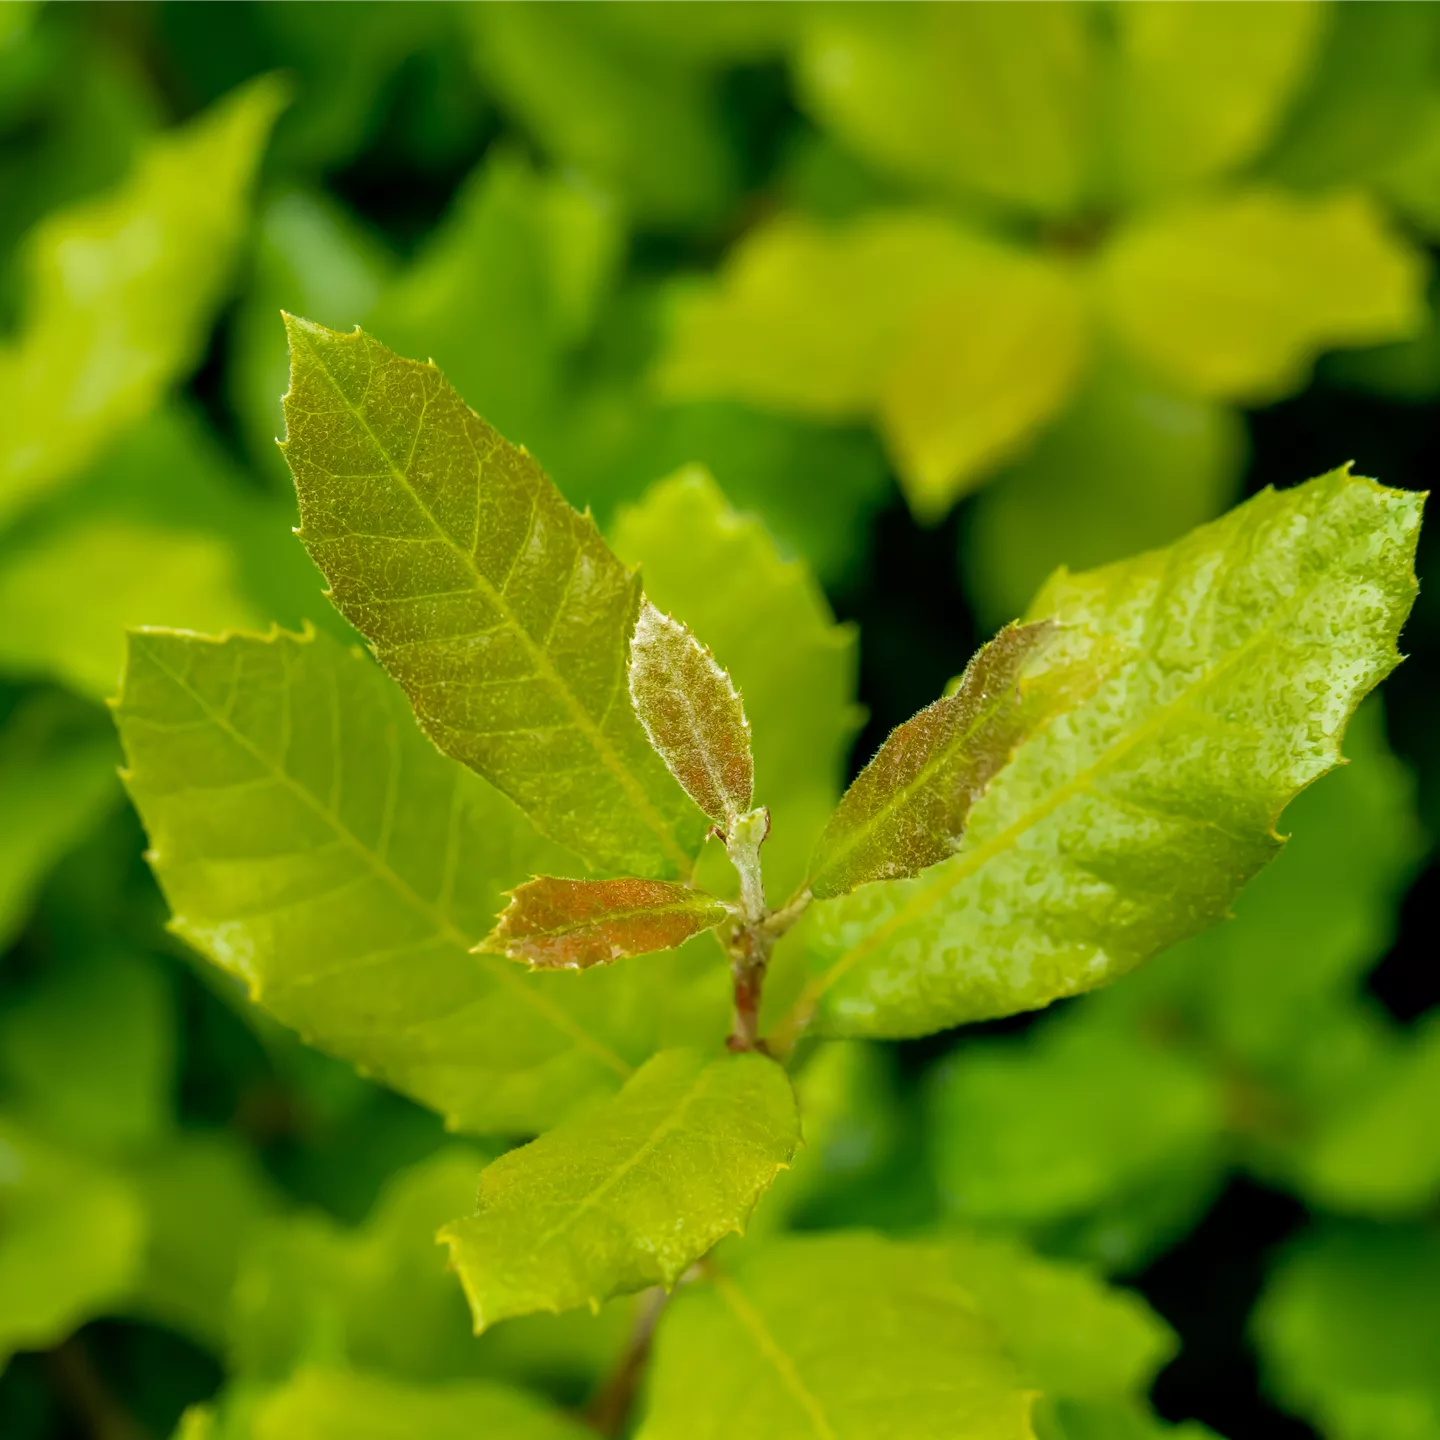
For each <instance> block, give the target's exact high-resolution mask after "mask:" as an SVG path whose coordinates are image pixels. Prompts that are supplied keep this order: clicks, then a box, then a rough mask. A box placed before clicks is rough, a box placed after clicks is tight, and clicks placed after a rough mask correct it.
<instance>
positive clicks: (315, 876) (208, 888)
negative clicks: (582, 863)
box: [116, 631, 728, 1133]
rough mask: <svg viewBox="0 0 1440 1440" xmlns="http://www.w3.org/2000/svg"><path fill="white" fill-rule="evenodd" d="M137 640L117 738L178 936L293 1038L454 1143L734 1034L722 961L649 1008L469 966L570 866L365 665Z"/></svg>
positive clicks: (480, 962) (305, 654)
mask: <svg viewBox="0 0 1440 1440" xmlns="http://www.w3.org/2000/svg"><path fill="white" fill-rule="evenodd" d="M130 643H131V651H130V661H129V665H128V668H127V673H126V678H125V683H124V686H123V688H122V692H121V698H120V701H119V702H118V705H117V708H116V719H117V722H118V724H119V727H120V731H121V737H122V740H123V741H124V744H125V749H126V753H127V755H128V757H129V765H130V771H129V775H128V778H127V784H128V786H129V789H130V793H131V796H132V798H133V800H134V801H135V803H136V806H137V808H138V809H139V811H140V814H141V818H142V819H143V820H144V822H145V825H146V829H147V832H148V834H149V837H150V842H151V848H152V852H153V853H152V857H151V861H152V865H153V867H154V869H155V871H156V874H157V877H158V878H159V881H160V884H161V888H162V889H163V891H164V892H165V895H166V898H167V899H168V901H169V903H170V908H171V911H172V912H173V914H174V917H175V918H174V921H173V928H174V929H175V930H176V931H177V933H179V934H180V935H181V936H182V938H184V939H185V940H187V941H188V942H189V943H190V944H191V945H193V946H194V947H195V948H196V949H197V950H199V951H200V952H201V953H202V954H204V955H206V956H207V957H208V958H209V959H211V960H212V961H213V962H214V963H216V964H218V965H219V966H220V968H222V969H224V970H226V971H228V972H229V973H231V974H232V975H235V976H237V977H238V978H240V979H241V980H243V981H244V982H245V983H246V985H247V986H248V987H249V989H250V991H251V994H252V996H256V997H257V998H258V1001H259V1003H261V1004H262V1005H263V1006H264V1008H265V1009H266V1010H268V1011H269V1012H270V1013H271V1014H272V1015H274V1016H275V1017H276V1018H277V1019H279V1020H281V1021H282V1022H283V1023H285V1024H286V1025H289V1026H290V1027H292V1028H294V1029H297V1030H299V1031H300V1032H301V1033H302V1034H303V1035H305V1036H307V1037H308V1038H309V1039H310V1040H311V1041H312V1042H314V1043H316V1044H319V1045H320V1046H321V1047H322V1048H324V1049H327V1050H330V1051H332V1052H333V1053H337V1054H339V1055H342V1056H343V1057H345V1058H347V1059H349V1060H351V1061H352V1062H354V1063H356V1064H357V1065H360V1066H362V1067H363V1068H365V1069H366V1070H368V1071H370V1072H372V1073H375V1074H377V1075H378V1076H380V1077H382V1078H383V1079H384V1080H385V1081H386V1082H387V1083H389V1084H391V1085H393V1086H395V1087H396V1088H397V1089H400V1090H402V1091H404V1092H406V1093H408V1094H410V1095H412V1096H414V1097H415V1098H416V1099H418V1100H420V1101H421V1102H422V1103H425V1104H429V1105H431V1106H433V1107H434V1108H436V1109H437V1110H440V1111H441V1112H442V1113H444V1114H446V1115H447V1116H448V1117H449V1118H450V1120H451V1122H452V1124H454V1125H455V1126H456V1127H457V1128H459V1129H469V1130H479V1131H487V1130H488V1131H492V1132H493V1131H507V1130H508V1131H510V1132H512V1133H514V1132H520V1133H524V1132H526V1131H533V1130H536V1129H541V1128H543V1127H544V1126H546V1125H549V1124H553V1123H554V1122H555V1121H556V1120H557V1119H559V1118H561V1117H562V1116H564V1115H565V1114H566V1113H567V1112H568V1111H570V1110H571V1109H573V1108H575V1107H577V1106H581V1105H583V1104H585V1103H586V1102H587V1101H589V1100H591V1099H593V1098H594V1097H595V1096H596V1095H597V1094H599V1095H604V1094H607V1093H611V1092H613V1091H614V1090H615V1089H617V1088H618V1086H619V1084H620V1083H621V1082H622V1081H623V1080H624V1078H625V1077H626V1075H628V1073H629V1072H630V1069H631V1067H632V1065H633V1064H634V1063H636V1062H637V1061H639V1060H642V1059H644V1057H645V1056H646V1055H648V1054H650V1053H651V1052H652V1051H653V1049H655V1048H656V1046H657V1043H658V1036H659V1034H661V1033H666V1034H670V1035H675V1036H677V1037H683V1040H684V1041H685V1042H686V1043H689V1042H692V1041H693V1042H695V1043H700V1042H706V1043H708V1042H710V1041H712V1040H713V1041H714V1042H715V1043H718V1041H719V1039H720V1038H721V1037H723V1035H724V1034H725V1024H726V1015H727V1001H728V997H727V996H726V995H725V993H724V988H723V985H721V983H720V980H721V979H723V972H722V971H721V967H720V966H718V965H715V964H714V963H713V957H712V956H710V955H707V954H703V953H702V954H698V955H691V956H687V955H686V954H685V953H684V952H680V953H678V954H677V955H675V956H673V957H668V956H667V957H659V962H658V963H660V964H663V965H665V966H666V967H667V968H666V971H665V975H666V978H665V983H664V985H663V986H661V987H659V993H658V994H655V993H651V1002H652V1003H651V1005H650V1006H649V1007H648V1008H646V1009H642V1008H641V1007H639V1006H637V1004H636V1000H635V995H634V991H633V986H634V982H633V981H632V980H630V979H627V978H626V976H625V975H624V973H623V968H624V967H620V968H618V969H611V970H608V971H593V972H590V973H589V974H586V975H584V976H545V975H526V974H525V973H524V972H523V971H521V970H519V969H518V968H517V967H516V966H515V965H514V964H513V963H512V962H511V961H508V960H505V959H503V958H501V957H499V956H494V957H477V956H474V955H472V954H470V947H471V945H472V944H473V943H474V941H475V939H476V938H477V937H478V936H481V935H484V934H485V933H486V932H487V931H488V930H489V929H490V928H491V926H492V924H493V922H494V917H495V915H496V913H497V912H498V911H499V909H500V908H501V903H502V901H501V892H502V891H503V890H504V889H505V888H507V887H508V886H510V885H512V884H514V883H515V882H516V881H517V880H519V879H520V878H521V877H522V876H523V875H524V874H525V872H526V871H533V870H537V869H549V870H563V869H564V868H565V867H566V857H565V856H564V853H563V852H560V851H558V850H555V849H553V848H552V847H551V846H549V844H548V843H546V842H543V841H541V840H540V838H539V837H538V836H536V835H535V833H534V831H533V830H532V829H531V828H530V827H529V825H528V823H527V822H526V821H525V820H524V818H523V817H522V816H521V815H520V814H519V812H518V811H516V810H514V809H513V807H512V806H510V804H509V802H508V801H506V800H504V799H503V797H501V796H500V795H499V794H498V793H497V792H496V791H494V790H492V789H491V788H490V787H489V786H488V785H486V784H485V782H484V781H482V780H481V779H480V778H479V777H478V776H475V775H472V774H471V773H470V772H468V771H467V770H466V769H465V768H464V767H463V766H458V765H455V764H454V763H453V762H451V761H448V760H446V759H445V758H444V757H443V756H441V755H439V754H438V753H437V752H436V751H435V749H434V747H433V746H432V745H430V743H429V742H428V741H427V740H426V739H425V738H424V736H423V735H422V734H421V733H420V732H419V730H418V728H417V727H416V725H415V723H414V717H413V716H412V714H411V713H410V710H409V707H408V706H407V705H406V704H405V701H404V697H403V696H402V695H401V694H400V692H399V691H398V690H397V689H396V688H395V687H394V686H393V685H392V684H390V682H389V681H388V680H387V679H386V678H385V676H384V675H383V674H382V673H381V672H380V671H379V670H378V669H377V668H376V667H375V666H374V665H372V664H371V663H370V662H369V661H368V660H366V659H365V658H364V657H363V656H361V655H360V654H358V653H357V652H354V651H346V650H344V649H343V648H342V647H340V646H339V645H338V644H336V643H335V642H334V641H332V640H329V639H327V638H325V637H324V636H320V635H314V634H312V635H309V636H305V637H299V636H293V635H287V634H285V633H284V632H279V633H276V634H274V635H272V636H271V637H269V638H267V639H261V638H260V637H256V636H238V635H232V636H228V637H226V638H224V639H223V640H219V641H216V640H210V639H206V638H205V637H200V636H187V635H183V634H169V633H166V632H155V631H150V632H143V631H142V632H137V633H132V637H131V642H130ZM241 682H243V697H244V698H243V703H241V700H240V698H239V697H240V695H241V693H242V692H241V690H240V689H238V688H237V687H238V686H239V685H240V684H241ZM436 816H439V817H441V823H439V824H437V823H436V818H435V817H436ZM672 964H673V966H674V968H673V969H670V968H669V967H670V966H671V965H672ZM712 969H713V970H714V971H716V972H718V978H716V979H715V981H714V983H713V985H710V984H709V981H708V977H709V975H710V971H711V970H712ZM700 977H704V978H706V985H702V984H701V983H699V978H700ZM707 987H708V988H707ZM654 988H655V987H654V977H653V976H652V977H651V978H650V979H649V981H648V982H647V992H653V990H654ZM712 992H713V993H712ZM672 1043H673V1042H672Z"/></svg>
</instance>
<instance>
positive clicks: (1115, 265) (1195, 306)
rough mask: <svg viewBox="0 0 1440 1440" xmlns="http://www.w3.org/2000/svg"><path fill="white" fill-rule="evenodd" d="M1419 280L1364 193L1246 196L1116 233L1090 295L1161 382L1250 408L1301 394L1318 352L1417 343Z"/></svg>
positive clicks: (1197, 205) (1416, 257) (1421, 301)
mask: <svg viewBox="0 0 1440 1440" xmlns="http://www.w3.org/2000/svg"><path fill="white" fill-rule="evenodd" d="M1426 269H1427V267H1426V263H1425V261H1424V259H1423V257H1422V256H1421V255H1420V254H1419V253H1418V252H1417V251H1416V250H1414V249H1413V248H1411V247H1410V246H1409V245H1408V244H1406V243H1405V242H1404V241H1402V240H1401V239H1400V238H1399V237H1398V236H1396V235H1394V234H1392V233H1391V231H1390V230H1389V229H1388V227H1387V226H1386V224H1385V222H1384V221H1383V219H1382V217H1381V215H1380V213H1379V211H1378V210H1377V208H1376V207H1375V205H1374V203H1373V202H1372V201H1371V200H1369V199H1368V198H1367V197H1365V196H1363V195H1359V194H1337V195H1331V196H1326V197H1323V198H1317V199H1306V198H1301V197H1298V196H1291V195H1286V194H1284V193H1282V192H1280V191H1278V190H1266V189H1252V190H1248V191H1242V192H1239V193H1237V194H1234V195H1229V196H1225V197H1223V198H1221V199H1215V200H1203V201H1195V202H1192V203H1188V204H1186V205H1182V206H1177V207H1175V208H1173V209H1169V210H1165V211H1162V212H1158V213H1156V214H1155V215H1153V216H1150V217H1147V218H1143V219H1140V220H1137V221H1135V222H1134V223H1132V224H1131V225H1129V226H1128V227H1126V228H1125V229H1122V230H1121V231H1120V232H1119V233H1118V234H1117V235H1116V237H1115V238H1114V239H1113V240H1112V241H1111V242H1110V244H1109V245H1108V246H1107V247H1106V249H1105V251H1104V252H1103V253H1102V255H1101V256H1100V258H1099V262H1098V271H1097V274H1096V287H1097V288H1096V294H1097V297H1098V300H1099V303H1100V307H1101V311H1102V314H1103V315H1104V317H1105V319H1106V320H1107V321H1108V323H1109V325H1110V326H1111V327H1112V328H1113V330H1114V331H1115V333H1116V335H1117V336H1118V337H1119V338H1120V339H1121V340H1122V341H1123V342H1124V343H1125V344H1126V345H1127V346H1129V347H1130V348H1131V349H1132V350H1133V351H1134V352H1135V353H1136V354H1137V355H1139V356H1140V357H1142V358H1143V359H1144V360H1145V361H1146V362H1147V363H1148V364H1151V365H1153V366H1155V367H1156V369H1157V370H1159V371H1160V372H1161V374H1163V375H1165V376H1167V377H1169V378H1170V379H1171V380H1172V381H1174V382H1175V383H1176V384H1178V385H1180V386H1182V387H1183V388H1185V389H1187V390H1191V391H1193V392H1194V393H1195V394H1197V395H1206V396H1214V397H1217V398H1226V399H1236V400H1242V401H1247V402H1255V401H1259V400H1266V399H1272V398H1275V397H1278V396H1280V395H1284V394H1287V393H1288V392H1290V391H1291V390H1296V389H1299V388H1300V387H1301V386H1302V385H1303V383H1304V381H1305V378H1306V374H1307V372H1308V371H1309V368H1310V365H1311V362H1312V361H1313V360H1314V359H1315V357H1316V355H1318V354H1319V353H1320V351H1322V350H1326V349H1330V348H1332V347H1335V346H1346V345H1377V344H1380V343H1381V342H1383V341H1387V340H1402V339H1405V338H1406V337H1407V336H1409V335H1413V334H1415V333H1416V332H1417V331H1419V330H1420V329H1421V328H1422V326H1423V325H1424V323H1425V313H1426V312H1425V281H1426Z"/></svg>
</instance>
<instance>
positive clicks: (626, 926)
mask: <svg viewBox="0 0 1440 1440" xmlns="http://www.w3.org/2000/svg"><path fill="white" fill-rule="evenodd" d="M510 896H511V899H510V904H509V905H508V906H507V907H506V909H505V911H504V913H503V914H502V915H501V916H500V919H499V922H498V923H497V924H496V926H495V929H494V930H493V931H491V933H490V935H489V936H488V937H487V938H486V939H485V940H484V941H483V942H482V943H481V944H480V945H477V946H476V947H475V948H476V950H477V951H489V952H491V953H493V954H500V955H508V956H509V957H510V959H512V960H521V961H524V962H527V963H528V964H529V965H530V967H531V968H532V969H535V970H588V969H589V968H590V966H592V965H604V964H608V963H609V962H610V961H612V960H619V959H620V958H621V957H622V956H627V955H648V954H650V953H651V952H652V951H655V950H673V949H675V947H676V946H677V945H683V944H684V943H685V941H686V940H688V939H690V938H691V936H693V935H699V934H700V933H701V932H702V931H705V930H710V929H713V928H714V927H715V926H716V925H718V924H720V922H721V921H722V920H724V919H725V917H726V915H727V914H728V913H729V912H728V911H727V910H726V908H725V906H724V905H722V904H721V903H720V902H719V901H718V900H716V899H715V898H714V897H713V896H711V895H707V894H705V892H704V891H703V890H693V889H691V888H690V887H689V886H688V885H677V884H675V883H674V882H672V881H667V880H560V879H557V878H556V877H555V876H553V875H537V876H536V877H535V878H534V879H533V880H527V881H526V882H525V883H524V884H523V885H519V886H517V887H516V888H515V889H514V890H512V891H511V892H510Z"/></svg>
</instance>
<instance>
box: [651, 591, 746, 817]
mask: <svg viewBox="0 0 1440 1440" xmlns="http://www.w3.org/2000/svg"><path fill="white" fill-rule="evenodd" d="M630 697H631V699H632V700H633V701H634V703H635V713H636V714H637V715H639V717H640V723H641V724H642V725H643V726H644V727H645V733H646V734H647V735H648V736H649V737H650V743H651V744H652V745H653V746H654V747H655V749H656V750H657V751H658V752H659V755H660V757H661V759H663V760H664V761H665V763H666V765H668V766H669V767H670V773H671V774H672V775H674V777H675V778H676V779H677V780H678V781H679V782H680V784H681V785H682V786H684V788H685V791H686V793H687V794H688V795H689V796H690V798H691V799H692V800H693V801H694V802H695V803H696V804H697V805H698V806H699V807H700V808H701V809H702V810H703V811H704V812H705V813H706V814H707V815H708V816H709V817H710V818H711V819H712V820H713V821H715V823H716V824H717V825H723V826H725V827H726V828H727V829H728V828H729V826H730V825H731V824H732V823H733V822H734V821H735V819H736V818H737V817H738V816H741V815H744V814H745V813H746V812H747V811H748V810H749V809H750V805H751V801H752V799H753V798H754V790H755V765H754V761H753V760H752V759H751V756H750V723H749V721H747V720H746V719H745V708H744V705H743V704H742V703H741V699H740V696H739V694H737V693H736V690H735V686H734V684H733V683H732V682H731V679H730V677H729V675H727V674H726V673H725V671H724V670H722V669H721V668H720V666H719V665H717V664H716V663H715V658H714V656H712V655H711V653H710V652H709V651H708V650H707V649H706V648H705V647H704V646H703V645H702V644H701V643H700V642H699V641H698V640H697V639H696V638H695V637H694V636H693V635H692V634H691V633H690V631H689V630H688V629H687V628H686V627H685V626H684V625H682V624H681V623H680V622H679V621H678V620H674V619H672V618H671V617H670V616H669V615H662V614H661V613H660V611H658V610H657V609H656V608H655V607H654V606H653V605H651V604H650V602H649V601H648V600H647V601H646V602H645V603H644V604H643V605H642V606H641V607H640V616H639V619H637V620H636V622H635V634H634V637H633V638H632V640H631V642H630Z"/></svg>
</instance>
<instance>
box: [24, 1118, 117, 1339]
mask: <svg viewBox="0 0 1440 1440" xmlns="http://www.w3.org/2000/svg"><path fill="white" fill-rule="evenodd" d="M0 1215H3V1216H4V1224H3V1225H0V1365H3V1364H4V1362H5V1361H6V1360H7V1359H8V1358H9V1356H10V1355H11V1353H12V1352H13V1351H15V1350H47V1349H49V1348H50V1347H51V1346H53V1345H57V1344H59V1343H60V1342H61V1341H62V1340H64V1339H65V1338H66V1337H67V1336H68V1335H69V1334H70V1332H71V1331H72V1330H73V1329H75V1327H76V1326H77V1325H80V1324H83V1323H84V1322H85V1321H86V1320H90V1319H92V1318H94V1317H95V1316H97V1315H102V1314H104V1313H105V1312H106V1311H107V1310H109V1309H112V1308H113V1307H115V1305H116V1304H117V1302H118V1301H120V1300H121V1299H122V1297H123V1296H124V1295H125V1292H126V1290H127V1289H128V1287H129V1286H130V1284H131V1283H132V1281H133V1280H134V1278H135V1275H136V1273H137V1271H138V1269H139V1266H140V1260H141V1252H142V1249H143V1246H144V1243H145V1214H144V1210H143V1208H142V1207H141V1205H140V1202H139V1201H138V1199H137V1198H136V1196H135V1194H134V1192H133V1190H132V1189H131V1187H130V1186H129V1185H128V1184H126V1182H125V1181H124V1180H123V1179H122V1178H120V1177H119V1176H118V1175H116V1174H114V1173H113V1172H111V1171H108V1170H106V1169H104V1168H103V1167H101V1166H98V1165H95V1164H93V1163H91V1162H88V1161H84V1160H81V1159H79V1158H76V1157H73V1156H70V1155H67V1154H66V1153H65V1152H63V1151H60V1150H55V1149H52V1148H51V1147H50V1146H48V1145H46V1144H44V1143H43V1142H42V1141H40V1140H39V1139H37V1138H36V1137H34V1136H33V1135H29V1134H27V1133H26V1132H25V1131H24V1130H22V1129H21V1128H20V1127H19V1126H17V1125H15V1124H13V1123H11V1122H10V1121H8V1120H5V1119H3V1118H0Z"/></svg>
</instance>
